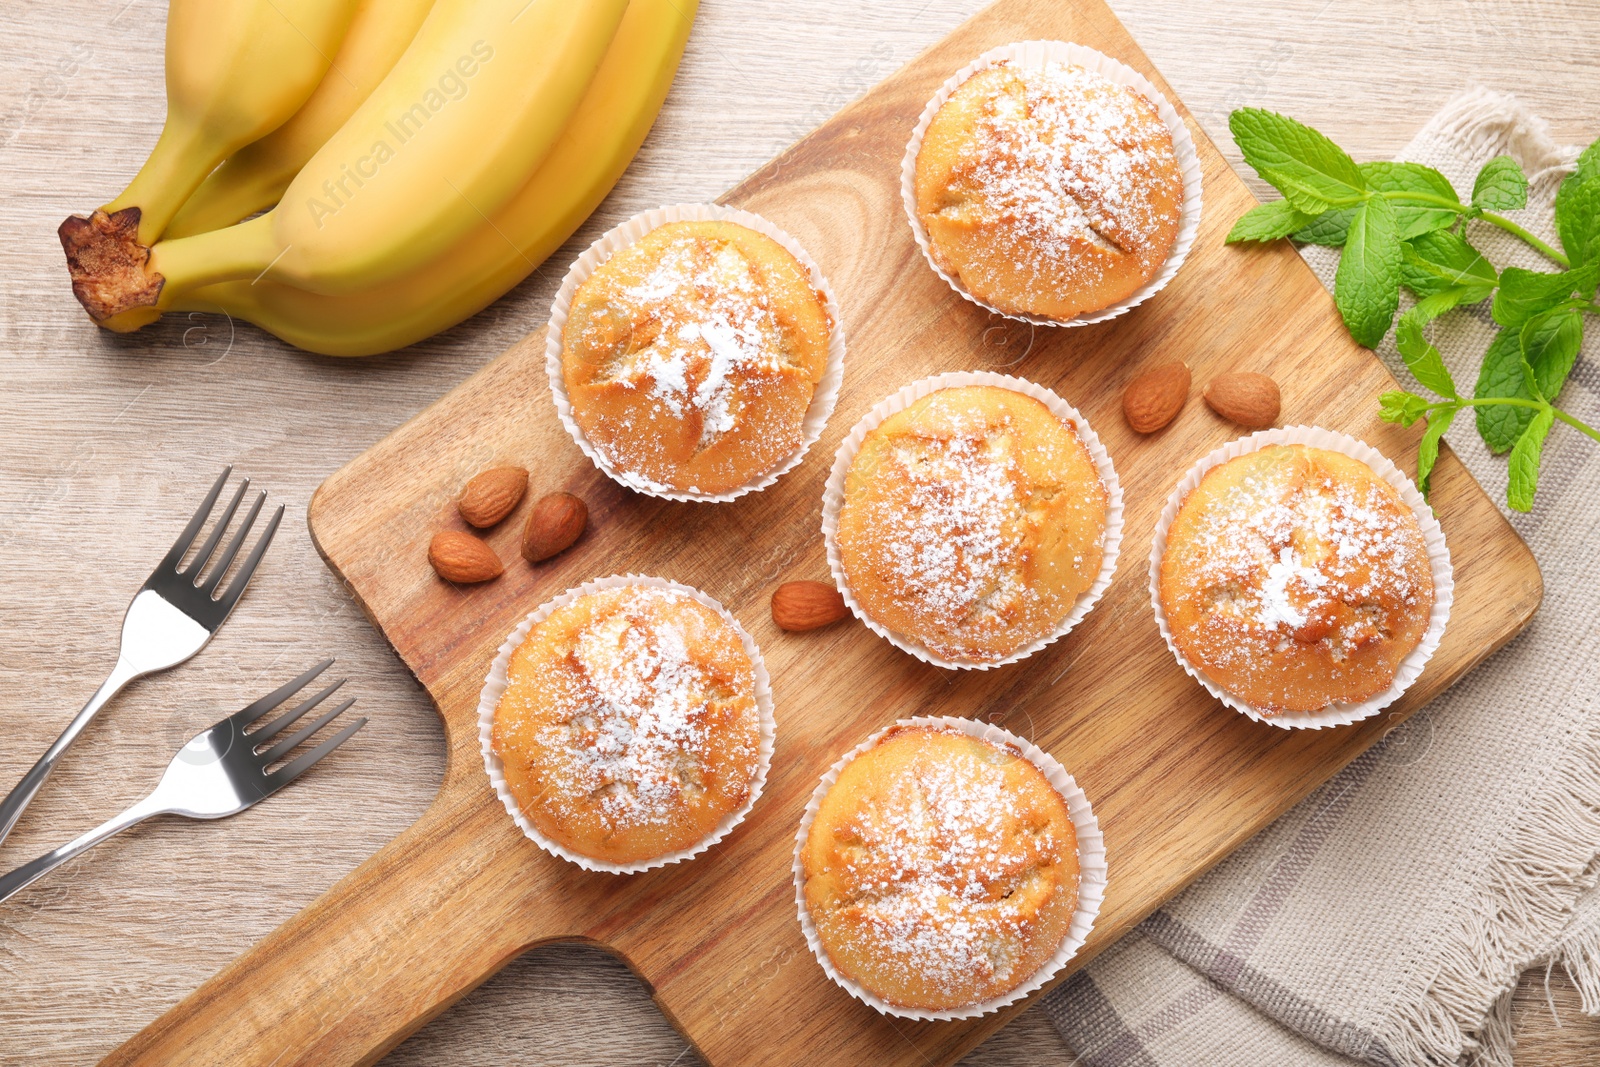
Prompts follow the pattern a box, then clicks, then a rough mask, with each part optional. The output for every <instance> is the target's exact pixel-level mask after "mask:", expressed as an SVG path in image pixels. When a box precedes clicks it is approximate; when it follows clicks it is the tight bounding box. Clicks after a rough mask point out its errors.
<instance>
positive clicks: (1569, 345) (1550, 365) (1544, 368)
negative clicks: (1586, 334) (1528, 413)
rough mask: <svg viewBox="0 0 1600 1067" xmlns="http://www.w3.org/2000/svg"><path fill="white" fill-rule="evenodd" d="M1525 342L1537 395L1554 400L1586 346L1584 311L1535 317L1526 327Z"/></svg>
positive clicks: (1558, 310) (1524, 352)
mask: <svg viewBox="0 0 1600 1067" xmlns="http://www.w3.org/2000/svg"><path fill="white" fill-rule="evenodd" d="M1521 342H1522V358H1523V360H1524V361H1526V363H1527V364H1528V367H1529V369H1530V370H1532V371H1533V387H1534V390H1535V393H1536V395H1537V396H1539V397H1540V398H1542V399H1545V400H1554V399H1555V398H1556V395H1557V394H1558V393H1560V392H1561V387H1562V386H1563V385H1565V384H1566V381H1567V375H1569V374H1571V373H1572V365H1573V364H1574V363H1576V362H1578V351H1579V350H1580V349H1581V348H1582V347H1583V312H1581V311H1579V310H1578V309H1577V308H1570V307H1565V308H1556V309H1554V310H1553V311H1546V312H1543V313H1541V314H1538V315H1535V316H1534V317H1533V318H1531V319H1529V320H1528V322H1527V324H1526V325H1525V326H1523V327H1522V334H1521Z"/></svg>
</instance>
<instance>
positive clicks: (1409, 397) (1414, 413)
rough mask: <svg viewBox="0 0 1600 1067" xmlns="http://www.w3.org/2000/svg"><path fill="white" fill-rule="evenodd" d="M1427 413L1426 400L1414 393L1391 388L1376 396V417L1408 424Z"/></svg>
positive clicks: (1402, 424)
mask: <svg viewBox="0 0 1600 1067" xmlns="http://www.w3.org/2000/svg"><path fill="white" fill-rule="evenodd" d="M1427 413H1428V400H1427V398H1426V397H1421V396H1418V395H1417V394H1416V393H1407V392H1403V391H1401V390H1399V389H1392V390H1390V391H1389V392H1387V393H1384V394H1383V395H1382V396H1380V397H1379V398H1378V418H1380V419H1382V420H1383V421H1384V422H1398V423H1399V424H1400V425H1401V426H1410V425H1411V424H1412V423H1414V422H1416V421H1417V420H1418V419H1420V418H1422V416H1424V415H1426V414H1427Z"/></svg>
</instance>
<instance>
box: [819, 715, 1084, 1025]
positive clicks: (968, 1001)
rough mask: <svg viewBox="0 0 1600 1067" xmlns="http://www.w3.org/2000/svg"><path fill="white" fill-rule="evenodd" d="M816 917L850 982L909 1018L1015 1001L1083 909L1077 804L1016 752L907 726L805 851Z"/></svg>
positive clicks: (836, 792)
mask: <svg viewBox="0 0 1600 1067" xmlns="http://www.w3.org/2000/svg"><path fill="white" fill-rule="evenodd" d="M801 868H802V875H803V877H804V880H805V883H804V896H805V908H806V913H807V914H808V915H809V916H810V917H811V921H812V923H813V924H814V925H815V926H816V929H817V935H818V937H819V939H820V940H821V942H822V946H823V948H824V950H825V951H826V952H827V954H828V959H829V960H830V961H832V963H833V966H834V968H835V969H836V970H837V971H838V972H839V973H840V974H841V975H843V976H844V977H845V978H846V979H848V980H850V981H852V982H854V983H856V984H857V985H859V986H861V987H862V988H863V989H865V990H866V991H868V992H869V993H872V994H873V995H874V996H877V997H880V998H882V999H883V1000H885V1001H887V1002H888V1003H890V1004H892V1005H894V1006H896V1007H900V1008H913V1009H925V1010H928V1011H947V1010H952V1009H958V1008H963V1007H969V1006H972V1005H975V1004H979V1003H981V1002H983V1001H986V1000H991V999H993V998H995V997H1000V996H1004V995H1005V994H1006V993H1009V992H1010V991H1012V990H1013V989H1015V988H1017V987H1018V986H1020V985H1022V984H1023V983H1025V982H1026V981H1028V979H1030V978H1032V977H1033V976H1034V975H1035V974H1037V973H1038V971H1039V969H1040V968H1041V967H1043V966H1045V964H1047V963H1048V962H1049V961H1050V960H1051V958H1052V957H1053V956H1054V955H1055V953H1056V950H1057V949H1058V948H1060V946H1061V943H1062V941H1063V940H1065V939H1066V937H1067V934H1068V933H1069V932H1070V929H1071V926H1072V917H1073V913H1074V912H1075V910H1076V909H1077V903H1078V838H1077V831H1076V830H1075V829H1074V827H1073V825H1072V819H1071V816H1070V815H1069V814H1068V811H1067V802H1066V800H1065V799H1064V798H1063V797H1062V796H1061V794H1060V793H1058V792H1057V791H1056V789H1055V787H1054V786H1052V785H1051V784H1050V781H1049V779H1047V778H1046V777H1045V776H1044V773H1043V772H1042V771H1041V770H1039V768H1038V767H1036V766H1034V764H1033V763H1031V762H1030V761H1029V760H1027V759H1025V758H1024V757H1023V756H1022V755H1020V754H1019V753H1018V752H1016V751H1015V750H1014V749H1012V748H1010V747H1009V746H1005V747H1002V746H1000V745H996V744H991V743H990V742H988V741H984V740H981V739H979V738H976V737H972V736H969V735H967V734H965V733H962V732H961V731H959V730H956V729H952V728H950V727H933V726H920V725H918V726H900V727H895V728H892V729H891V730H890V731H889V732H888V733H886V734H885V735H884V736H883V738H882V739H880V740H879V741H878V742H877V743H876V744H875V745H873V746H872V747H871V748H869V749H867V750H866V751H865V752H863V753H861V754H860V755H858V756H856V757H855V758H854V759H852V760H851V761H850V762H849V763H848V764H846V765H845V767H844V768H843V770H841V771H840V773H839V777H838V780H837V781H836V782H834V784H833V786H832V787H831V788H829V790H828V792H827V794H826V795H825V796H824V797H823V799H822V803H821V805H820V807H819V808H818V810H817V814H816V816H815V818H814V819H813V820H812V823H811V827H810V830H809V832H808V833H807V835H806V840H805V843H804V846H803V849H802V852H801Z"/></svg>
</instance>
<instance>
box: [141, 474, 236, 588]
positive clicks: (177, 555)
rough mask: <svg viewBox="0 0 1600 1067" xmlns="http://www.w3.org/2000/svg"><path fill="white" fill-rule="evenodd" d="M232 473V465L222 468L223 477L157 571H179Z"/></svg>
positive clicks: (203, 501) (179, 536)
mask: <svg viewBox="0 0 1600 1067" xmlns="http://www.w3.org/2000/svg"><path fill="white" fill-rule="evenodd" d="M232 473H233V465H232V464H229V465H228V466H226V467H224V468H222V475H221V476H220V477H219V478H218V479H217V481H216V484H214V485H213V486H212V487H211V491H210V492H209V493H207V494H206V498H205V499H204V500H202V501H200V507H199V508H198V509H197V510H196V511H195V513H194V517H193V518H191V519H190V520H189V525H187V526H185V527H184V528H183V532H182V533H181V534H179V535H178V539H177V540H176V541H174V542H173V543H172V547H171V548H170V549H168V550H167V554H166V556H165V557H164V558H163V559H162V560H161V566H160V567H157V568H156V570H157V571H163V570H166V571H173V572H176V571H177V569H178V564H180V563H182V562H183V557H184V554H185V553H186V552H188V551H189V546H190V545H192V544H194V539H195V537H196V535H198V534H199V533H200V527H202V526H204V525H205V524H206V516H207V515H210V514H211V509H212V507H214V506H215V505H216V503H217V497H219V496H221V495H222V487H223V486H225V485H227V484H228V475H230V474H232Z"/></svg>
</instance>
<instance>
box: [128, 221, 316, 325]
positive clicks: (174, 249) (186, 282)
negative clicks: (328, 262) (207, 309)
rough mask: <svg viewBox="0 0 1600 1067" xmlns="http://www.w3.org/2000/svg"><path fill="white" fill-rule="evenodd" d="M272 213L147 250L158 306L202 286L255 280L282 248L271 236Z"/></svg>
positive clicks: (169, 304) (163, 305)
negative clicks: (156, 284)
mask: <svg viewBox="0 0 1600 1067" xmlns="http://www.w3.org/2000/svg"><path fill="white" fill-rule="evenodd" d="M272 223H273V218H272V212H268V213H267V214H265V215H260V216H257V217H256V218H253V219H251V220H250V221H248V222H241V223H240V224H239V225H237V226H229V227H226V228H225V229H221V230H211V231H208V232H206V233H198V234H195V235H194V236H193V237H179V238H177V239H175V240H171V241H162V242H161V243H160V244H158V245H156V246H155V247H154V248H152V249H151V250H150V271H151V273H153V274H159V275H160V276H161V277H162V279H164V280H163V283H162V289H161V306H162V307H164V308H165V307H170V306H171V305H172V302H173V301H174V300H175V299H177V298H178V297H179V296H181V295H182V294H184V293H187V292H189V291H190V290H193V289H197V288H199V287H200V286H202V285H211V284H213V283H215V282H231V281H238V280H241V279H242V280H246V281H255V280H258V279H260V278H261V277H262V276H263V275H265V274H266V272H267V271H268V269H270V268H271V266H272V264H274V263H276V262H277V261H278V259H279V258H280V257H281V256H282V255H283V253H284V252H286V251H288V249H285V248H279V247H278V246H277V242H276V240H275V239H274V237H273V232H272V229H273V226H272Z"/></svg>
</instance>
